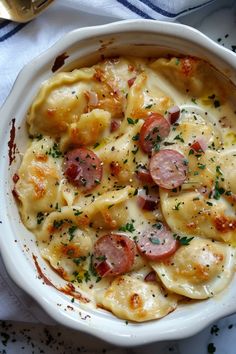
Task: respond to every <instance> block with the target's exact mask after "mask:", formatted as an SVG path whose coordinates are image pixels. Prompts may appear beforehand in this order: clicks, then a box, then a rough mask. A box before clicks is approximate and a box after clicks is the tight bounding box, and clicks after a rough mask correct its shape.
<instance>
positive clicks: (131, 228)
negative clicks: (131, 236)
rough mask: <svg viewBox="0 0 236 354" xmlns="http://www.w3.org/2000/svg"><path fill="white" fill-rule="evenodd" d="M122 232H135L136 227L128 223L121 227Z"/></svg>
mask: <svg viewBox="0 0 236 354" xmlns="http://www.w3.org/2000/svg"><path fill="white" fill-rule="evenodd" d="M119 230H120V231H128V232H134V231H135V228H134V225H133V223H128V222H127V224H126V225H124V226H121V227H120V228H119Z"/></svg>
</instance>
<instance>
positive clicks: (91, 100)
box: [84, 91, 99, 107]
mask: <svg viewBox="0 0 236 354" xmlns="http://www.w3.org/2000/svg"><path fill="white" fill-rule="evenodd" d="M84 95H85V97H86V99H87V100H88V105H89V106H94V107H96V106H97V105H98V102H99V101H98V95H97V93H96V92H94V91H85V92H84Z"/></svg>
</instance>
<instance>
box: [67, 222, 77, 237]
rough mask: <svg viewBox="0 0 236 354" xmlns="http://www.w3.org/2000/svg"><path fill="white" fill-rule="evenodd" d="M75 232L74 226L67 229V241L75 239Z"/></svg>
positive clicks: (75, 227)
mask: <svg viewBox="0 0 236 354" xmlns="http://www.w3.org/2000/svg"><path fill="white" fill-rule="evenodd" d="M76 230H77V226H75V225H72V226H71V227H69V229H68V234H69V236H70V238H69V241H72V240H73V238H74V237H75V231H76Z"/></svg>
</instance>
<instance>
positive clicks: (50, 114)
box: [47, 108, 56, 117]
mask: <svg viewBox="0 0 236 354" xmlns="http://www.w3.org/2000/svg"><path fill="white" fill-rule="evenodd" d="M55 113H56V109H55V108H48V109H47V115H48V117H54V116H55Z"/></svg>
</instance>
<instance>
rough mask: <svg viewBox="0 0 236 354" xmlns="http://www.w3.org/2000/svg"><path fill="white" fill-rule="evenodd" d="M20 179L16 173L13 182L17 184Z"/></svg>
mask: <svg viewBox="0 0 236 354" xmlns="http://www.w3.org/2000/svg"><path fill="white" fill-rule="evenodd" d="M19 179H20V177H19V175H18V174H17V173H14V175H13V177H12V180H13V182H14V183H16V182H17V181H19Z"/></svg>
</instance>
